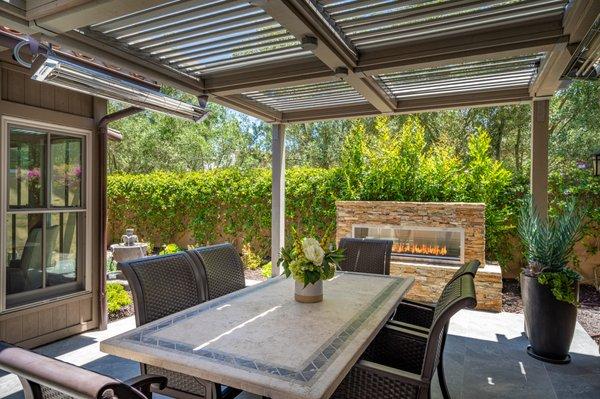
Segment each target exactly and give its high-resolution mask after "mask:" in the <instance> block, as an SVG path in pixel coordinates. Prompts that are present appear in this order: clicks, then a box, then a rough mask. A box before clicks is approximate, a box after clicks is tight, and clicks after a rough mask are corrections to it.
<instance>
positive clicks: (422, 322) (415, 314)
mask: <svg viewBox="0 0 600 399" xmlns="http://www.w3.org/2000/svg"><path fill="white" fill-rule="evenodd" d="M479 266H480V262H479V261H478V260H472V261H470V262H467V263H465V264H463V265H462V266H461V267H460V268H458V270H456V272H454V275H453V276H452V277H451V278H450V280H448V282H447V283H446V285H448V284H450V283H451V282H452V281H454V280H456V279H457V278H459V277H461V276H464V275H465V274H469V275H471V276H473V278H475V275H476V274H477V270H478V269H479ZM435 307H436V305H435V304H426V303H421V302H416V301H411V300H409V299H403V300H402V302H400V305H398V308H397V310H396V313H395V314H394V317H393V319H392V320H393V321H395V322H397V323H398V324H399V327H405V328H413V329H416V330H420V331H422V332H427V330H429V328H430V327H431V323H432V321H433V312H434V310H435Z"/></svg>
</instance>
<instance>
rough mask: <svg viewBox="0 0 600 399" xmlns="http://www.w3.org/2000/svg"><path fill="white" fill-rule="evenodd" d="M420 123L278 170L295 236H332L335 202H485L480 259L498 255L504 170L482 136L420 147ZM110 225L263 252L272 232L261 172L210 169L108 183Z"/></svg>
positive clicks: (504, 212) (503, 232) (159, 240)
mask: <svg viewBox="0 0 600 399" xmlns="http://www.w3.org/2000/svg"><path fill="white" fill-rule="evenodd" d="M423 134H424V132H423V129H422V128H420V127H419V126H416V127H415V125H414V124H412V125H408V127H406V128H405V129H403V130H402V131H401V132H398V133H396V134H394V135H391V134H389V133H386V132H385V131H384V132H383V134H382V135H381V137H379V138H377V141H376V142H373V141H370V140H371V139H370V138H368V137H366V136H365V135H364V132H363V131H360V129H359V130H357V131H353V132H350V133H349V134H348V136H347V139H346V143H345V145H344V149H343V153H342V154H341V158H342V159H341V166H340V167H337V168H332V169H316V168H290V169H287V170H286V219H287V223H288V224H289V225H293V226H295V227H296V228H297V230H298V231H299V232H300V233H306V232H311V233H316V234H322V233H323V232H324V231H328V228H330V229H329V232H330V234H332V235H333V234H334V231H335V229H334V225H335V201H336V200H338V199H339V200H357V199H358V200H360V199H362V200H399V201H466V202H485V203H486V204H487V209H486V235H487V243H488V248H487V249H488V256H489V258H491V259H494V258H496V259H499V260H502V257H503V256H504V253H505V252H506V250H507V246H506V245H505V244H504V243H505V242H506V236H507V235H508V234H510V233H511V230H512V229H513V223H512V222H511V220H512V215H513V213H514V212H513V210H512V209H513V208H512V206H511V203H512V202H513V201H512V199H513V198H514V195H513V193H512V192H511V191H510V187H511V175H510V173H509V172H508V171H507V170H506V169H504V168H503V167H502V164H501V163H500V162H497V161H495V160H493V159H492V158H491V157H490V155H489V145H490V139H489V136H488V135H487V134H485V133H483V132H482V133H481V134H478V135H474V136H472V138H471V139H470V140H469V154H468V157H467V158H459V157H458V156H457V155H455V154H454V151H452V149H449V148H446V147H441V146H438V147H432V148H428V147H426V146H425V144H424V139H423ZM108 207H109V229H110V231H111V234H112V240H113V241H117V240H118V239H119V237H120V234H121V233H122V232H123V231H125V228H127V227H133V228H135V229H136V232H137V234H138V235H140V236H141V237H142V238H143V239H144V240H146V241H149V242H151V243H152V244H153V245H154V246H155V247H159V246H161V245H162V244H167V243H171V242H179V243H181V244H185V243H184V242H183V241H182V237H183V235H184V233H185V232H189V233H188V235H191V238H190V239H188V240H187V241H188V242H189V241H193V243H197V244H207V243H214V242H222V241H229V242H233V243H235V244H236V245H237V247H238V248H239V249H240V250H241V249H242V246H243V245H244V244H249V245H250V246H251V248H252V250H253V251H254V252H256V253H258V254H259V255H260V256H262V257H267V256H268V254H269V248H270V228H271V173H270V171H269V170H268V169H249V170H240V169H216V170H209V171H203V172H189V173H179V174H177V173H165V172H155V173H150V174H141V175H123V174H115V175H111V176H109V179H108Z"/></svg>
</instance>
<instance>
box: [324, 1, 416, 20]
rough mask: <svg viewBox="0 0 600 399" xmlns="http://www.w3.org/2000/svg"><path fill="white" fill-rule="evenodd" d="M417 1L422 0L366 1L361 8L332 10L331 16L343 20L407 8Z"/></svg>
mask: <svg viewBox="0 0 600 399" xmlns="http://www.w3.org/2000/svg"><path fill="white" fill-rule="evenodd" d="M419 3H422V0H409V1H400V2H398V1H392V2H385V3H382V2H377V3H375V2H373V3H366V4H364V5H362V6H361V8H349V9H346V10H340V9H338V11H336V12H333V11H332V15H331V16H332V17H333V18H334V20H335V21H344V20H347V19H350V18H358V17H360V16H362V15H365V13H367V14H374V13H386V12H390V11H392V10H397V9H408V7H410V6H412V5H415V4H419ZM348 6H350V3H349V4H348Z"/></svg>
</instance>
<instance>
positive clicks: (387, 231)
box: [352, 224, 465, 264]
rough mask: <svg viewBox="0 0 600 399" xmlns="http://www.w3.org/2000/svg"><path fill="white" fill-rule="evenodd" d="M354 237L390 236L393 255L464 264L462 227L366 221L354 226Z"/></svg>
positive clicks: (377, 237) (386, 237)
mask: <svg viewBox="0 0 600 399" xmlns="http://www.w3.org/2000/svg"><path fill="white" fill-rule="evenodd" d="M352 237H355V238H370V239H381V240H391V241H392V242H393V244H392V259H395V260H400V261H401V260H412V261H415V262H431V263H432V264H437V263H439V264H462V263H464V261H465V252H464V246H465V229H463V228H462V227H458V228H452V227H431V226H429V227H427V226H426V227H422V226H389V225H377V224H372V225H364V224H356V225H353V226H352Z"/></svg>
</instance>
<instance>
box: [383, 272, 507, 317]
mask: <svg viewBox="0 0 600 399" xmlns="http://www.w3.org/2000/svg"><path fill="white" fill-rule="evenodd" d="M456 269H457V267H456V266H446V265H440V264H435V265H434V264H426V263H417V262H406V261H391V262H390V274H391V275H392V276H411V277H414V278H415V283H414V285H413V286H412V287H411V289H410V291H409V292H408V293H407V295H406V297H407V298H408V299H411V300H413V301H418V302H423V303H434V302H435V301H437V299H438V298H439V296H440V294H441V292H442V289H443V288H444V285H446V283H447V282H448V280H449V279H450V278H451V277H452V275H453V274H454V272H456ZM475 288H476V292H477V309H478V310H486V311H490V312H501V311H502V269H501V268H500V266H499V265H498V264H496V263H492V262H487V263H486V264H485V265H482V266H480V267H479V270H478V272H477V276H476V277H475Z"/></svg>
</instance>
